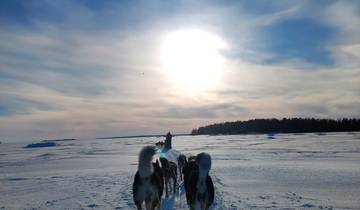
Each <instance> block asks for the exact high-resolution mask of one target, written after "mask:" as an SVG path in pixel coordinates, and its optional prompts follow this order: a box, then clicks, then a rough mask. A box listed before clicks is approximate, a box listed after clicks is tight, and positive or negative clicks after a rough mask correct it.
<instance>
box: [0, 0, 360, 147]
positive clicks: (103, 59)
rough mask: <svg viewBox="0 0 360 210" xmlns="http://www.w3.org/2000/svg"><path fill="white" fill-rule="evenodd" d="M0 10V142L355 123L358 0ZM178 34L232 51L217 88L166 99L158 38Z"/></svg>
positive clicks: (72, 4) (27, 4)
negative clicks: (280, 121)
mask: <svg viewBox="0 0 360 210" xmlns="http://www.w3.org/2000/svg"><path fill="white" fill-rule="evenodd" d="M0 4H2V6H0V8H2V9H0V14H1V15H0V26H1V27H0V40H1V41H0V135H1V136H0V138H1V139H15V140H16V139H18V140H23V139H38V138H58V137H59V138H60V137H94V136H110V135H131V134H138V133H144V134H146V133H148V134H150V133H158V132H166V131H168V130H172V131H175V132H179V133H180V132H189V131H190V130H191V129H192V128H194V127H197V126H200V125H203V124H207V123H213V122H218V121H225V120H241V119H248V118H255V117H288V116H303V117H306V116H309V117H312V116H316V117H335V118H337V117H360V115H359V113H360V109H359V107H360V106H359V104H360V95H359V94H360V85H359V82H360V62H359V61H360V53H359V52H360V47H359V46H360V40H359V38H358V37H360V31H359V28H360V26H358V25H359V22H360V21H359V20H360V14H359V4H358V3H356V2H351V1H334V2H332V1H331V2H330V1H329V2H325V3H321V4H320V3H319V2H313V1H300V2H299V1H286V2H284V1H282V2H281V3H278V2H274V4H272V5H268V4H266V6H265V4H263V3H262V2H258V1H252V2H234V3H224V2H218V3H214V2H194V1H182V2H178V3H174V4H172V3H164V2H163V1H161V2H157V1H151V2H147V1H144V2H132V1H129V2H117V1H105V2H104V1H91V2H87V1H86V2H82V1H65V2H62V1H61V2H53V1H19V2H18V1H4V2H2V3H0ZM5 4H6V5H5ZM199 8H201V10H199ZM186 27H192V28H194V27H196V28H199V29H202V30H208V31H210V32H212V33H215V34H217V35H218V36H220V37H222V39H224V40H225V41H226V42H227V43H228V44H229V48H228V49H226V50H225V51H223V52H222V55H223V56H224V59H225V63H226V66H225V68H224V70H223V72H222V77H221V78H219V85H218V86H216V87H213V88H211V89H209V91H207V92H204V93H202V94H198V95H196V94H195V95H193V94H189V95H186V94H180V95H179V94H177V93H176V92H174V91H173V89H172V87H173V86H172V85H173V84H172V81H171V80H169V78H168V77H167V76H166V72H164V71H163V70H162V68H161V66H160V63H159V49H160V45H161V42H162V38H163V37H164V35H165V34H166V33H167V32H169V31H172V30H176V29H179V28H186Z"/></svg>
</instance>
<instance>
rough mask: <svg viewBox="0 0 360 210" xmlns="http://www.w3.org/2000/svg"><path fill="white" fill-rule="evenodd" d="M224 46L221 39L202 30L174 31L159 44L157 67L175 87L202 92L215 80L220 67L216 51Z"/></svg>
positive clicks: (218, 51)
mask: <svg viewBox="0 0 360 210" xmlns="http://www.w3.org/2000/svg"><path fill="white" fill-rule="evenodd" d="M225 46H226V45H225V42H224V41H223V40H221V39H220V38H219V37H217V36H216V35H214V34H211V33H208V32H206V31H202V30H195V29H193V30H181V31H175V32H172V33H169V34H168V35H167V36H166V37H165V39H164V41H163V45H162V47H161V52H160V54H161V55H160V58H161V64H162V66H163V68H164V70H165V71H166V73H167V75H168V76H169V79H170V80H171V81H174V83H175V85H176V86H177V88H179V89H182V90H185V91H193V92H199V91H204V90H206V89H208V88H211V87H212V86H214V85H215V84H216V82H217V80H218V79H219V76H220V73H221V69H222V68H223V65H224V58H223V57H222V56H221V54H220V50H221V49H223V48H224V47H225Z"/></svg>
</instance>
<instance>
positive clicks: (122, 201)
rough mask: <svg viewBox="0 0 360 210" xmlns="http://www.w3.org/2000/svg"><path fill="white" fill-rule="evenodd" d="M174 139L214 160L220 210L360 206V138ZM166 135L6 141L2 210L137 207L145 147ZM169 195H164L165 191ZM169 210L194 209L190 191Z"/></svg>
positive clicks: (168, 203) (0, 172) (0, 156)
mask: <svg viewBox="0 0 360 210" xmlns="http://www.w3.org/2000/svg"><path fill="white" fill-rule="evenodd" d="M273 137H274V138H272V139H269V138H268V136H267V135H231V136H221V135H219V136H181V137H180V136H179V137H173V141H172V143H173V148H174V149H176V150H178V151H180V152H182V153H184V154H186V155H190V154H193V155H196V154H197V153H200V152H207V153H209V154H210V155H211V156H212V168H211V171H210V175H211V177H212V179H213V181H214V185H215V202H214V204H213V207H212V208H213V209H360V199H359V198H360V133H326V134H325V135H320V134H314V133H308V134H276V135H274V136H273ZM159 140H163V138H155V137H154V138H131V139H107V140H104V139H102V140H100V139H97V140H95V139H92V140H91V139H89V140H76V141H69V142H61V143H60V144H58V145H57V146H56V147H44V148H28V149H25V148H23V147H24V146H25V145H26V144H27V143H5V142H4V143H3V144H0V209H135V206H134V203H133V200H132V182H133V178H134V175H135V172H136V170H137V159H138V157H137V156H138V153H139V151H140V149H141V148H142V147H143V146H145V145H152V144H155V142H158V141H159ZM164 194H165V193H164ZM162 209H188V207H187V204H186V198H185V194H184V189H183V187H181V186H179V192H178V193H177V194H176V195H172V196H170V197H168V198H163V201H162Z"/></svg>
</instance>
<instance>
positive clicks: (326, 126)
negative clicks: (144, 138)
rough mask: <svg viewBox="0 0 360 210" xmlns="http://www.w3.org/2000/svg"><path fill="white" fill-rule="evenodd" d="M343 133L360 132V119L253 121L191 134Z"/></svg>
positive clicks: (204, 128)
mask: <svg viewBox="0 0 360 210" xmlns="http://www.w3.org/2000/svg"><path fill="white" fill-rule="evenodd" d="M341 131H360V119H355V118H354V119H347V118H344V119H338V120H333V119H314V118H283V119H281V120H279V119H253V120H247V121H236V122H224V123H218V124H212V125H207V126H203V127H200V128H198V129H193V130H192V132H191V134H192V135H204V134H206V135H216V134H251V133H312V132H315V133H318V132H341Z"/></svg>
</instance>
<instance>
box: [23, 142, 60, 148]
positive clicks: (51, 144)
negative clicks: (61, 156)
mask: <svg viewBox="0 0 360 210" xmlns="http://www.w3.org/2000/svg"><path fill="white" fill-rule="evenodd" d="M55 146H57V144H56V143H55V142H40V143H33V144H28V145H26V146H25V147H24V148H39V147H55Z"/></svg>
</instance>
